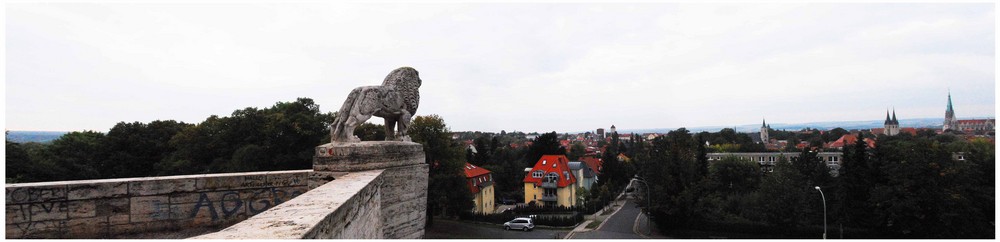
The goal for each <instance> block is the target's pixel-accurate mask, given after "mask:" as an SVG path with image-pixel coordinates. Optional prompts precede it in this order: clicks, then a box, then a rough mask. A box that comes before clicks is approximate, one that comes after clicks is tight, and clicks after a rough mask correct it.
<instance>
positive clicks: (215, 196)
mask: <svg viewBox="0 0 1000 242" xmlns="http://www.w3.org/2000/svg"><path fill="white" fill-rule="evenodd" d="M227 193H236V194H237V196H239V193H238V192H235V191H212V192H185V193H175V194H170V195H169V196H170V203H172V204H177V203H197V202H198V201H200V200H203V199H204V200H208V201H219V200H222V195H223V194H227Z"/></svg>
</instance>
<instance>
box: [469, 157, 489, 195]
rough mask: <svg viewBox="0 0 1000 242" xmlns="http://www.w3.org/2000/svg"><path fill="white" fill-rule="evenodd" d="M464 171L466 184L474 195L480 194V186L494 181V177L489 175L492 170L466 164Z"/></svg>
mask: <svg viewBox="0 0 1000 242" xmlns="http://www.w3.org/2000/svg"><path fill="white" fill-rule="evenodd" d="M462 171H463V172H465V182H466V183H467V184H468V185H469V191H472V193H478V192H479V186H478V185H479V184H483V183H485V182H492V181H493V177H492V176H490V175H489V174H490V170H487V169H486V168H482V167H478V166H475V165H472V164H469V163H468V162H466V163H465V167H463V168H462Z"/></svg>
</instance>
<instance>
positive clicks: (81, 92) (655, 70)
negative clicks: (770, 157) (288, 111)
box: [5, 3, 996, 133]
mask: <svg viewBox="0 0 1000 242" xmlns="http://www.w3.org/2000/svg"><path fill="white" fill-rule="evenodd" d="M993 7H994V5H993V4H989V3H966V4H944V3H920V4H911V3H905V4H904V3H894V4H831V3H822V4H820V3H806V4H754V3H717V4H688V3H645V4H615V3H586V4H583V3H573V4H566V3H562V4H524V3H506V4H496V3H494V4H482V3H480V4H447V5H441V4H425V3H405V4H391V5H390V4H320V3H297V4H281V5H277V4H248V3H226V4H214V5H204V4H118V3H103V4H92V3H57V4H34V3H15V4H8V5H7V11H8V17H7V47H8V48H7V54H6V55H7V75H6V82H5V83H6V88H7V90H8V91H7V92H6V96H7V98H6V99H5V102H6V105H5V114H6V129H7V130H26V131H81V130H94V131H99V132H106V131H107V130H108V129H110V128H111V127H112V126H114V125H115V124H116V123H118V122H133V121H138V122H150V121H153V120H177V121H182V122H187V123H199V122H201V121H203V120H205V119H206V118H208V117H209V116H211V115H218V116H229V115H230V114H231V113H232V112H233V111H235V110H239V109H243V108H246V107H257V108H265V107H269V106H271V105H273V104H274V103H275V102H279V101H281V102H290V101H294V100H295V98H298V97H308V98H312V99H314V100H315V101H316V103H317V104H319V105H320V110H321V111H323V112H332V111H336V110H337V109H339V107H340V105H341V103H342V101H343V100H344V98H345V97H346V95H347V93H348V92H349V91H350V88H353V87H356V86H364V85H377V84H378V83H379V82H380V80H381V79H382V77H384V76H385V75H386V74H387V73H388V72H389V71H390V70H392V69H394V68H397V67H400V66H412V67H414V68H416V69H417V70H418V71H420V74H421V77H422V78H423V79H424V85H423V86H422V87H421V90H420V91H421V92H422V93H423V95H422V96H423V98H422V100H421V102H422V103H423V105H421V107H420V109H418V111H417V113H416V115H430V114H437V115H440V116H441V117H443V118H444V119H445V121H446V122H447V124H448V126H449V127H450V128H451V129H452V130H453V131H486V132H500V131H501V130H505V131H508V132H510V131H514V130H517V131H521V132H526V133H530V132H550V131H559V132H576V131H584V130H594V129H596V128H600V127H604V128H607V126H610V125H612V124H614V125H617V126H619V127H623V128H624V127H627V128H626V129H657V128H678V127H700V126H731V125H743V124H753V123H759V122H760V120H762V119H767V120H773V121H772V122H775V123H807V122H822V121H860V120H878V119H880V118H881V115H882V114H881V113H883V112H885V110H887V109H893V108H895V110H896V111H897V114H898V115H899V116H900V118H901V119H912V118H943V117H944V110H945V107H946V100H947V95H948V93H949V91H950V93H951V95H952V99H953V101H954V106H955V112H956V115H957V116H958V117H959V118H972V117H994V116H995V112H996V111H995V109H996V108H995V92H994V90H995V87H996V85H995V79H996V77H995V37H994V36H995V26H996V25H995V20H996V19H995V13H994V10H993ZM223 9H224V10H226V13H225V14H222V15H219V14H217V12H218V11H219V10H223ZM490 16H505V18H492V17H490ZM844 16H849V18H845V17H844ZM95 30H96V31H95ZM316 30H321V31H316ZM322 30H326V31H322ZM68 120H72V121H68ZM372 122H374V123H380V122H381V120H380V119H375V120H373V121H372Z"/></svg>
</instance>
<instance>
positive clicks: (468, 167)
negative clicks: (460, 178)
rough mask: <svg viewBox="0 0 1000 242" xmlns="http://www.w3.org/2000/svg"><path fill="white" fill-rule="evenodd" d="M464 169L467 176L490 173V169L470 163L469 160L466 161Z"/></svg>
mask: <svg viewBox="0 0 1000 242" xmlns="http://www.w3.org/2000/svg"><path fill="white" fill-rule="evenodd" d="M462 171H465V178H472V177H477V176H481V175H486V174H489V173H490V170H487V169H486V168H482V167H478V166H475V165H472V164H469V162H466V163H465V167H464V168H463V169H462Z"/></svg>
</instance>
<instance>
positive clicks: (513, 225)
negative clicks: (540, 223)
mask: <svg viewBox="0 0 1000 242" xmlns="http://www.w3.org/2000/svg"><path fill="white" fill-rule="evenodd" d="M503 229H504V230H511V229H520V230H524V231H529V230H532V229H535V223H534V222H532V219H531V218H515V219H514V220H511V221H508V222H506V223H503Z"/></svg>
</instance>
